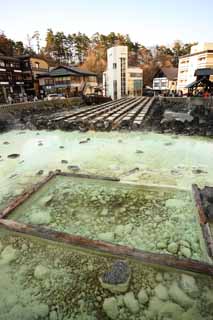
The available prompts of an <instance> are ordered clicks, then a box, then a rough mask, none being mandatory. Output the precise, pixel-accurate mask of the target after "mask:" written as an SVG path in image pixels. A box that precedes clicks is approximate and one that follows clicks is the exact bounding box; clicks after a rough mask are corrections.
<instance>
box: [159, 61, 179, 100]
mask: <svg viewBox="0 0 213 320" xmlns="http://www.w3.org/2000/svg"><path fill="white" fill-rule="evenodd" d="M177 78H178V68H174V67H164V68H161V69H159V70H158V72H157V73H156V75H155V77H154V79H153V90H154V91H155V93H166V94H167V93H168V94H169V93H175V92H176V90H177Z"/></svg>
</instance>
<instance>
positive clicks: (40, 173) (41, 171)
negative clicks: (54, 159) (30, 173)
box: [36, 170, 44, 176]
mask: <svg viewBox="0 0 213 320" xmlns="http://www.w3.org/2000/svg"><path fill="white" fill-rule="evenodd" d="M43 173H44V170H39V171H38V172H37V173H36V175H37V176H41V175H42V174H43Z"/></svg>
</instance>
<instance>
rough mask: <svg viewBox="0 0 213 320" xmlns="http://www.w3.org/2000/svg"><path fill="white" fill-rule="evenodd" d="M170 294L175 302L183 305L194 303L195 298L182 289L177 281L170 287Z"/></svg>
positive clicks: (187, 305) (188, 305)
mask: <svg viewBox="0 0 213 320" xmlns="http://www.w3.org/2000/svg"><path fill="white" fill-rule="evenodd" d="M169 295H170V297H171V298H172V300H174V302H176V303H178V304H179V305H181V306H182V307H190V306H192V305H193V303H194V300H192V299H191V298H190V297H189V296H188V295H187V294H186V293H185V292H184V291H183V290H181V289H180V288H179V287H178V284H177V283H176V282H173V283H172V285H171V287H170V288H169Z"/></svg>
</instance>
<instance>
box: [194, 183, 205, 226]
mask: <svg viewBox="0 0 213 320" xmlns="http://www.w3.org/2000/svg"><path fill="white" fill-rule="evenodd" d="M192 191H193V194H194V199H195V204H196V207H197V209H198V214H199V220H200V224H201V225H203V224H206V223H207V217H206V214H205V211H204V208H203V205H202V200H201V196H200V189H199V188H198V186H197V185H196V184H193V185H192Z"/></svg>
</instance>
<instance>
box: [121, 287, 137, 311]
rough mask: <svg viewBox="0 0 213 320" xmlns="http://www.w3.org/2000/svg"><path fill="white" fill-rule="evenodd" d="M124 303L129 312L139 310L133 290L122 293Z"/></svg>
mask: <svg viewBox="0 0 213 320" xmlns="http://www.w3.org/2000/svg"><path fill="white" fill-rule="evenodd" d="M124 304H125V305H126V307H127V308H128V309H129V311H130V312H131V313H137V312H138V311H139V304H138V301H137V300H136V299H135V296H134V293H133V292H128V293H126V294H125V295H124Z"/></svg>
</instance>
